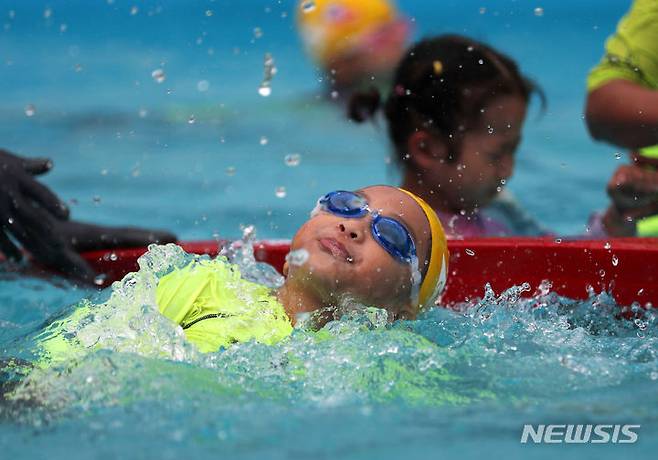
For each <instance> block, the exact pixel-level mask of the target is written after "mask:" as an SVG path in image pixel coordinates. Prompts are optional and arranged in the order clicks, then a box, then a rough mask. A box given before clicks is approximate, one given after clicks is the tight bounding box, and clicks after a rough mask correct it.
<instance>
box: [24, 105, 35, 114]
mask: <svg viewBox="0 0 658 460" xmlns="http://www.w3.org/2000/svg"><path fill="white" fill-rule="evenodd" d="M36 113H37V108H36V107H35V106H34V105H33V104H28V105H26V106H25V116H27V117H33V116H34V115H35V114H36Z"/></svg>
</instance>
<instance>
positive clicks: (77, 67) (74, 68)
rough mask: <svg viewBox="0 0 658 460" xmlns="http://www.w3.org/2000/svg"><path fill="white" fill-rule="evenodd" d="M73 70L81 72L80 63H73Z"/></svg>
mask: <svg viewBox="0 0 658 460" xmlns="http://www.w3.org/2000/svg"><path fill="white" fill-rule="evenodd" d="M73 70H74V71H75V72H76V73H79V72H82V64H76V65H74V66H73Z"/></svg>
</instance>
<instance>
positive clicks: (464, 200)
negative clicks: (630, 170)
mask: <svg viewBox="0 0 658 460" xmlns="http://www.w3.org/2000/svg"><path fill="white" fill-rule="evenodd" d="M533 93H538V94H539V95H540V96H541V98H542V101H543V100H544V96H543V93H542V92H541V91H540V90H539V89H538V88H537V86H536V85H535V84H534V83H533V82H532V81H530V80H529V79H528V78H526V77H525V76H524V75H523V74H522V73H521V72H520V71H519V68H518V66H517V65H516V63H515V62H514V61H513V60H512V59H511V58H509V57H507V56H505V55H504V54H502V53H500V52H498V51H496V50H495V49H493V48H491V47H489V46H487V45H485V44H484V43H480V42H478V41H475V40H472V39H470V38H467V37H462V36H458V35H443V36H438V37H434V38H428V39H425V40H422V41H421V42H419V43H417V44H416V45H414V46H413V47H411V48H410V49H409V50H408V51H407V53H406V55H405V56H404V58H403V59H402V61H401V62H400V64H399V65H398V67H397V70H396V73H395V78H394V86H393V88H392V90H391V92H390V93H389V94H388V96H387V98H386V101H385V102H384V104H383V111H384V115H385V117H386V120H387V122H388V133H389V137H390V139H391V142H392V144H393V147H394V149H395V153H396V159H397V164H398V166H399V167H400V169H401V171H402V187H403V188H404V189H406V190H410V191H411V192H413V193H415V194H416V195H418V196H421V197H422V198H423V199H425V200H426V201H427V202H428V203H429V204H430V206H432V207H433V208H434V210H435V211H436V212H437V214H438V215H439V217H440V218H441V221H442V222H443V224H444V227H445V228H446V229H447V232H448V234H449V235H450V236H452V237H464V238H468V237H482V236H509V235H532V236H539V235H547V234H549V232H548V230H547V229H545V228H543V227H542V226H541V225H540V224H539V223H537V221H535V220H534V219H533V218H531V217H530V216H529V215H528V214H527V213H526V212H524V211H523V210H522V209H521V208H520V207H519V205H518V204H516V202H515V201H514V200H513V199H512V198H511V196H510V195H509V194H506V193H505V190H504V188H505V184H506V182H507V180H508V179H509V178H510V177H511V176H512V174H513V172H514V161H515V152H516V149H517V148H518V146H519V144H520V142H521V134H522V129H523V123H524V121H525V117H526V113H527V108H528V104H529V101H530V97H531V95H532V94H533ZM380 106H382V103H381V96H380V94H379V92H378V91H376V90H372V91H371V92H369V93H362V94H357V95H355V96H354V97H353V98H352V101H351V103H350V108H349V115H350V118H351V119H352V120H354V121H357V122H362V121H364V120H366V119H368V118H371V117H373V116H374V115H375V114H376V112H377V110H378V109H379V108H380ZM590 226H591V227H592V229H591V232H590V234H589V236H603V235H606V234H607V233H612V232H608V231H607V227H605V226H604V225H602V224H601V218H600V216H598V215H597V216H596V219H595V220H594V222H592V223H591V224H590Z"/></svg>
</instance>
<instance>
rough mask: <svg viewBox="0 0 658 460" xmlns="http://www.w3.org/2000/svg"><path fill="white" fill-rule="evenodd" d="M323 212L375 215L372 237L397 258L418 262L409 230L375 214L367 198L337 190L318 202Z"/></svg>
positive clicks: (349, 215)
mask: <svg viewBox="0 0 658 460" xmlns="http://www.w3.org/2000/svg"><path fill="white" fill-rule="evenodd" d="M318 206H319V207H320V209H321V210H323V211H326V212H329V213H331V214H334V215H336V216H340V217H346V218H350V219H351V218H361V217H365V216H367V215H368V214H370V215H372V223H371V225H370V231H371V232H372V236H373V238H374V239H375V241H376V242H377V243H379V245H380V246H381V247H383V248H384V249H385V250H386V252H388V253H389V254H390V255H391V256H393V258H394V259H396V260H398V261H400V262H404V263H409V264H410V263H412V261H414V260H416V245H415V244H414V240H413V238H412V237H411V234H410V233H409V230H407V228H406V227H405V226H404V225H402V223H400V222H399V221H397V220H395V219H393V218H392V217H386V216H382V215H381V214H379V213H378V212H376V211H372V210H371V209H370V207H369V206H368V202H367V201H366V199H365V198H364V197H363V196H361V195H358V194H357V193H354V192H348V191H345V190H337V191H335V192H329V193H327V194H326V195H325V196H323V197H322V198H320V199H319V200H318Z"/></svg>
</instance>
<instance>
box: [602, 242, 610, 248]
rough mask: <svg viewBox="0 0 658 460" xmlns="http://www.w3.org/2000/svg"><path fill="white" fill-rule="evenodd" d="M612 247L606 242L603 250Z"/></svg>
mask: <svg viewBox="0 0 658 460" xmlns="http://www.w3.org/2000/svg"><path fill="white" fill-rule="evenodd" d="M611 247H612V245H611V244H610V241H606V242H605V244H604V245H603V248H604V249H610V248H611Z"/></svg>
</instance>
